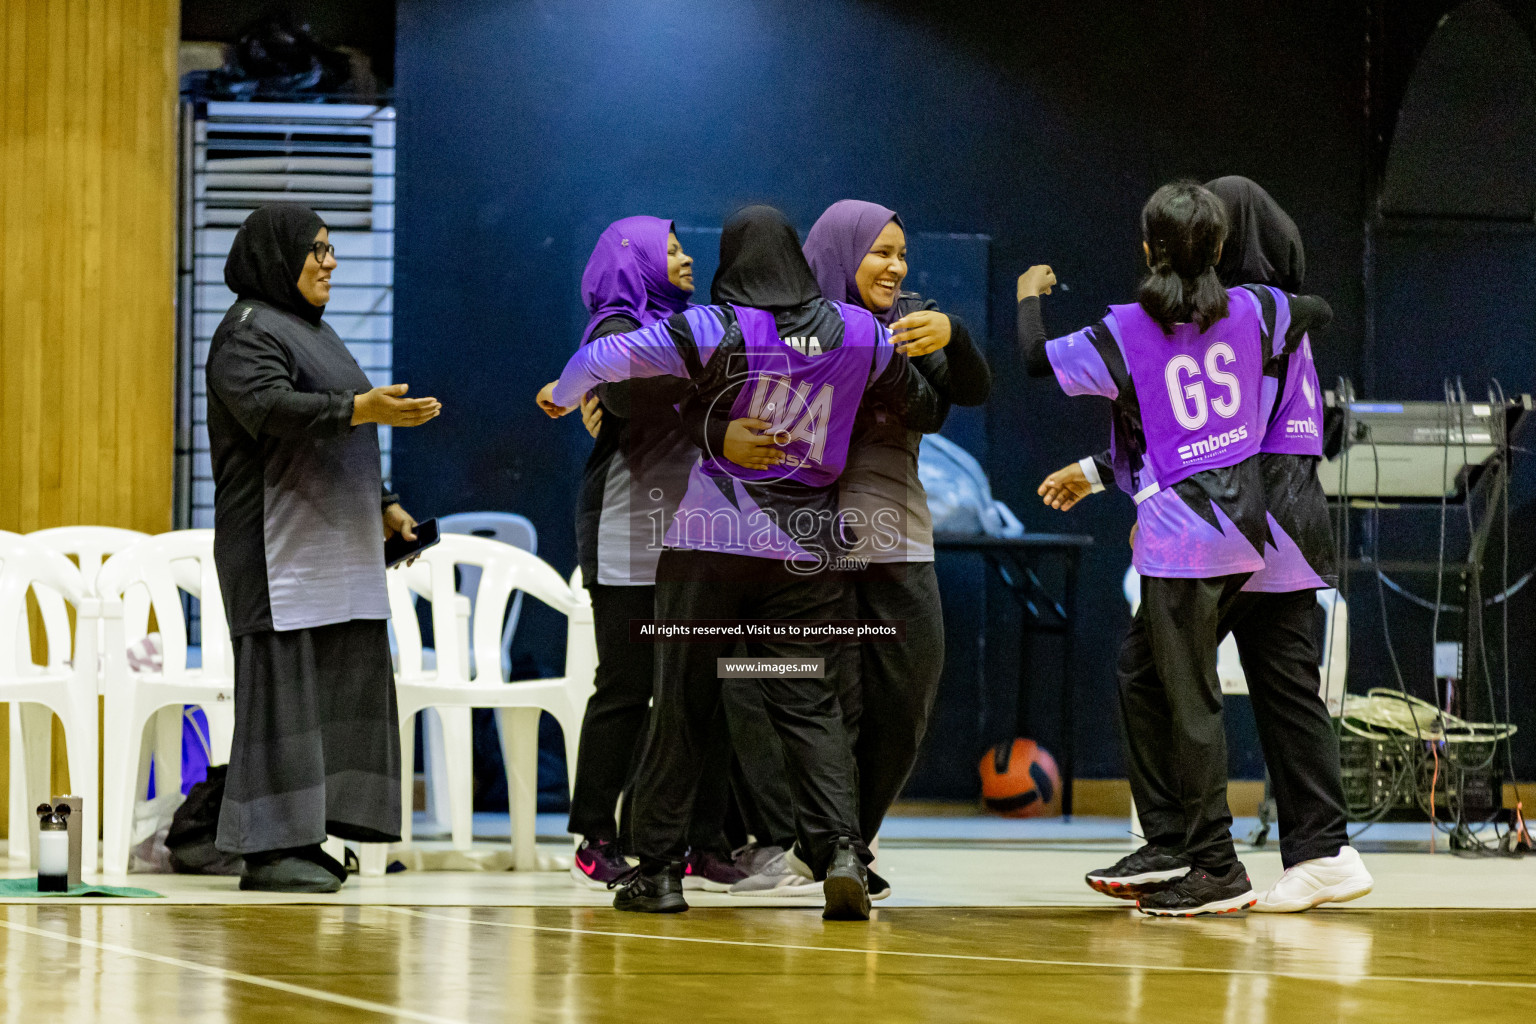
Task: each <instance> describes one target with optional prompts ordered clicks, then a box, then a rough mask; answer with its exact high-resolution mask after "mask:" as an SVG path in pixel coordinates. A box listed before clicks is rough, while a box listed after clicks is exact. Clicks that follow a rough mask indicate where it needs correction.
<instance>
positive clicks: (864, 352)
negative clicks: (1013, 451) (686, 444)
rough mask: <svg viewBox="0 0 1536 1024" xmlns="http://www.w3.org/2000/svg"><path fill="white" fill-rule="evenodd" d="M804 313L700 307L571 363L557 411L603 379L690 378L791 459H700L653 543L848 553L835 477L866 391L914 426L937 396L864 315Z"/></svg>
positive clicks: (760, 553)
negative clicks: (756, 463)
mask: <svg viewBox="0 0 1536 1024" xmlns="http://www.w3.org/2000/svg"><path fill="white" fill-rule="evenodd" d="M810 312H811V314H812V315H811V316H810V318H809V319H804V318H802V320H803V324H802V326H801V327H798V328H795V327H791V328H789V330H791V331H794V333H786V328H785V325H782V324H780V323H779V322H778V321H777V320H776V318H775V315H774V314H772V313H769V312H766V311H763V310H757V309H750V308H746V307H737V306H697V307H693V308H691V309H689V310H687V311H686V312H684V313H681V314H678V315H676V316H673V317H670V318H669V319H667V320H665V321H661V322H659V323H656V324H652V325H651V326H649V327H646V328H643V329H642V330H639V331H633V332H630V333H628V334H619V335H611V336H609V337H606V338H600V339H598V340H596V341H594V342H592V343H591V344H589V345H587V346H586V347H584V348H583V349H582V350H581V351H579V352H578V353H577V354H576V355H575V356H574V357H572V359H571V361H570V362H569V363H568V364H567V366H566V368H565V372H564V373H562V374H561V377H560V381H559V382H558V384H557V386H556V388H555V390H554V400H555V402H557V403H559V404H561V405H572V404H574V403H575V402H576V401H577V400H579V399H580V396H581V395H582V394H583V393H584V392H585V391H586V390H587V389H588V388H590V387H592V386H593V385H594V384H595V383H596V382H598V381H600V380H609V381H613V380H623V379H628V378H631V377H643V376H657V375H660V374H672V375H674V376H678V377H686V378H688V379H690V380H691V381H692V382H693V383H694V386H695V387H697V388H698V389H699V392H700V396H699V400H701V401H703V402H705V403H706V405H707V404H712V403H729V407H730V409H731V413H730V416H731V418H733V419H735V418H740V417H743V416H754V417H757V418H759V419H764V420H767V421H768V422H769V423H770V426H769V428H768V431H769V432H770V433H772V434H774V435H775V437H776V439H777V442H778V444H779V445H780V447H781V448H783V450H784V451H785V452H786V454H787V455H788V456H789V457H788V458H787V459H786V461H785V462H783V463H781V464H779V465H777V466H774V467H771V468H769V469H766V470H744V469H742V468H741V467H739V466H736V465H734V464H733V463H730V462H728V461H726V460H725V459H724V458H723V457H720V458H715V457H711V456H710V455H709V454H708V453H706V455H705V457H704V458H703V459H701V460H700V461H699V463H698V464H697V465H695V466H694V469H693V471H692V474H691V475H690V477H689V481H688V489H687V493H686V495H685V496H684V498H683V500H682V503H681V505H680V506H679V508H678V511H677V515H676V516H675V517H674V518H673V520H672V523H671V526H670V527H669V528H667V529H666V531H665V537H664V538H661V537H658V538H657V543H658V545H660V544H661V543H662V541H663V539H664V543H665V546H667V547H678V548H688V549H692V550H700V551H714V552H720V553H728V554H739V555H751V556H754V557H759V558H774V559H781V560H791V561H803V560H809V561H811V562H813V563H820V562H822V561H823V560H824V559H826V558H829V557H835V556H836V555H837V554H840V553H841V552H842V551H843V550H844V549H845V542H844V536H843V531H842V529H841V525H840V523H839V522H838V511H839V509H838V502H837V481H838V477H839V476H840V475H841V473H842V471H843V466H844V463H845V460H846V459H847V454H848V438H849V435H850V433H851V431H852V427H853V421H854V416H855V414H856V413H857V411H858V408H859V404H860V402H861V401H862V400H863V397H864V394H865V392H866V391H869V390H872V389H873V390H876V391H878V392H880V393H881V394H882V397H883V398H884V399H885V400H887V401H890V402H892V403H893V404H895V405H898V406H901V407H903V408H906V409H907V410H908V414H909V415H915V416H916V418H917V419H919V420H921V419H923V418H924V416H925V415H926V416H932V415H935V414H936V410H937V406H938V404H939V403H938V401H937V399H936V396H934V394H933V392H932V389H931V388H930V387H929V386H928V385H927V383H926V382H925V381H924V380H923V378H922V376H921V375H920V374H919V373H917V372H916V370H915V369H913V368H912V367H911V365H910V363H909V361H908V360H907V359H906V357H904V356H901V355H899V354H898V353H896V352H895V350H894V348H893V347H892V346H891V345H890V343H889V332H888V331H886V329H885V328H884V327H883V326H881V325H880V324H879V323H877V322H876V321H875V319H874V318H873V316H871V315H870V314H869V313H868V312H867V311H865V310H863V309H860V308H858V307H855V306H849V305H845V304H842V303H829V302H825V301H822V300H818V303H817V304H816V305H815V307H814V308H813V309H811V311H810ZM804 324H809V325H811V326H809V327H806V326H804ZM812 332H814V333H812ZM913 407H916V409H915V411H914V408H913ZM923 409H927V410H928V412H927V413H924V412H923V411H922V410H923Z"/></svg>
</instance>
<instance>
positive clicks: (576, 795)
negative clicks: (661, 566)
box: [566, 583, 730, 852]
mask: <svg viewBox="0 0 1536 1024" xmlns="http://www.w3.org/2000/svg"><path fill="white" fill-rule="evenodd" d="M588 592H589V593H590V594H591V596H592V619H593V624H594V628H595V631H596V633H597V675H596V677H595V679H594V680H593V682H594V685H595V691H594V692H593V694H592V697H591V699H589V700H588V701H587V710H586V714H585V716H584V717H583V718H582V722H581V741H580V744H579V746H578V753H577V755H576V788H575V791H574V792H573V793H572V794H571V815H570V821H569V823H568V825H567V826H566V827H567V828H569V829H570V831H571V832H573V833H574V834H576V835H580V836H584V837H586V838H587V839H596V840H606V841H613V840H615V839H621V838H622V839H623V840H624V845H625V846H626V847H629V846H631V845H632V838H633V837H632V836H630V835H629V831H630V828H629V819H630V818H631V816H632V815H631V805H632V803H633V801H632V800H629V801H626V802H625V805H624V818H625V820H624V821H623V822H620V821H617V820H615V812H616V810H617V808H618V803H619V796H620V794H622V793H624V792H625V791H626V790H627V789H628V788H629V784H630V780H631V779H632V778H633V777H634V772H635V765H636V763H637V761H638V759H639V745H640V739H641V738H642V737H643V736H644V735H645V727H646V722H647V721H648V720H649V717H650V704H651V692H652V689H653V688H654V686H655V674H656V658H655V654H656V647H655V645H654V644H644V643H638V644H637V643H631V642H630V632H629V621H630V620H631V619H651V618H653V617H654V616H655V614H656V610H655V609H656V588H655V587H651V586H640V587H615V586H608V585H605V584H601V583H594V584H592V585H591V586H589V587H588ZM729 759H730V744H729V739H728V737H727V736H726V733H725V727H724V719H723V717H722V718H721V720H720V721H719V722H717V723H716V727H715V729H714V738H713V739H712V741H711V745H710V748H709V750H708V751H707V752H706V762H707V763H708V764H709V765H710V766H711V767H712V768H717V769H718V770H716V771H712V772H711V774H710V776H709V777H708V778H707V779H706V781H705V783H704V785H703V786H702V787H701V789H700V793H699V799H698V801H697V809H696V813H695V815H694V817H693V820H692V821H691V822H690V826H689V830H688V845H689V846H692V847H696V848H699V849H707V850H711V851H715V852H720V851H721V850H722V849H723V848H725V847H726V846H727V845H728V844H727V843H726V841H725V837H724V834H723V831H722V829H723V824H724V820H725V810H726V806H727V802H728V801H729V799H730V789H729V781H728V776H727V772H726V766H727V765H728V763H729Z"/></svg>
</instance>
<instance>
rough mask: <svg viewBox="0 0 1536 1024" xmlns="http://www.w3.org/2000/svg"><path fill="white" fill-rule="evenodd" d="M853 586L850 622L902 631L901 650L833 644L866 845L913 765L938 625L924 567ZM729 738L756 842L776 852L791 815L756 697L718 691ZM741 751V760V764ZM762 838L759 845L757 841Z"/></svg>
mask: <svg viewBox="0 0 1536 1024" xmlns="http://www.w3.org/2000/svg"><path fill="white" fill-rule="evenodd" d="M861 577H862V578H859V579H857V580H856V581H855V582H854V583H853V600H854V608H853V616H852V617H855V618H859V619H865V620H881V621H892V622H901V623H904V624H905V626H906V640H905V641H904V642H903V643H867V644H841V645H839V647H838V650H837V652H836V655H835V656H836V657H838V658H839V659H840V661H839V671H840V675H842V676H843V678H842V679H841V680H840V682H842V683H843V684H844V685H842V686H841V687H840V693H839V699H840V701H841V703H842V706H843V720H844V723H845V726H846V728H847V731H848V733H849V736H850V738H851V739H852V741H853V751H854V762H855V764H856V766H857V768H858V777H859V834H860V835H861V836H863V837H865V838H866V839H872V838H874V837H875V836H876V835H878V834H879V833H880V826H881V824H882V823H883V822H884V821H885V815H886V813H887V812H888V811H890V809H891V804H893V803H895V801H896V798H897V797H898V796H900V795H901V790H902V787H903V786H905V785H906V783H907V778H908V777H909V776H910V775H911V774H912V768H913V766H914V765H915V764H916V763H917V755H918V750H919V748H920V747H921V746H922V742H923V737H924V735H926V734H927V731H928V717H929V715H930V714H931V713H932V712H933V702H934V699H935V698H936V697H937V696H938V692H939V677H940V675H941V674H942V672H943V669H944V616H943V609H942V608H941V606H940V603H939V579H938V575H937V573H935V571H934V566H933V563H932V562H912V563H904V564H897V565H890V566H885V567H879V566H877V567H874V569H872V570H869V571H866V572H865V573H862V574H861ZM725 686H726V698H725V699H726V704H727V712H728V714H729V716H730V720H731V730H732V733H731V734H732V738H733V740H734V741H735V743H736V751H737V756H738V757H740V759H741V764H742V769H743V774H744V776H745V779H746V782H747V785H746V787H745V788H746V793H745V794H744V795H743V798H742V803H743V805H744V806H746V807H748V808H750V809H751V810H752V811H753V812H755V816H754V814H753V813H748V815H747V817H748V819H749V822H750V823H752V824H754V825H755V824H757V823H761V827H763V828H765V829H768V831H767V832H766V833H763V832H758V833H756V834H757V835H758V837H759V839H760V840H763V841H767V842H772V843H774V844H776V845H783V841H782V839H781V838H779V837H780V836H781V835H791V834H793V823H794V805H793V802H792V798H791V795H790V793H789V790H788V787H787V786H786V785H784V783H783V781H782V780H783V765H784V756H783V751H782V748H781V747H780V745H779V743H778V737H777V735H776V734H775V733H774V731H773V728H772V726H771V724H770V723H769V721H768V716H767V711H766V710H765V709H764V708H763V703H762V698H761V695H760V694H759V693H757V691H756V690H755V688H752V687H750V686H748V685H745V684H743V683H740V682H737V681H727V682H726V684H725ZM749 750H750V754H749ZM765 834H766V836H767V837H768V838H767V839H764V835H765Z"/></svg>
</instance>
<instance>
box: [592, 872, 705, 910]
mask: <svg viewBox="0 0 1536 1024" xmlns="http://www.w3.org/2000/svg"><path fill="white" fill-rule="evenodd" d="M608 888H610V889H618V890H619V891H618V892H617V893H616V894H615V895H614V897H613V909H614V910H623V911H627V912H628V913H631V914H678V913H681V912H683V911H684V910H687V909H688V901H687V900H685V899H684V898H683V864H682V861H673V862H672V863H670V864H668V865H666V866H665V867H663V868H662V869H661V870H660V871H657V872H656V873H654V874H649V875H648V874H646V873H645V869H643V868H631V869H630V871H629V873H628V874H626V875H624V876H622V877H620V878H615V879H614V880H613V881H611V882H609V883H608Z"/></svg>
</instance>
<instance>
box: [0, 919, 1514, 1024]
mask: <svg viewBox="0 0 1536 1024" xmlns="http://www.w3.org/2000/svg"><path fill="white" fill-rule="evenodd" d="M0 965H3V971H4V980H3V985H0V1005H3V1011H0V1018H3V1020H5V1021H16V1022H23V1021H25V1022H32V1021H46V1022H70V1024H73V1022H87V1021H104V1022H112V1024H137V1022H141V1021H155V1022H162V1021H175V1022H178V1024H204V1022H207V1024H213V1022H221V1024H222V1022H242V1024H244V1022H261V1024H270V1022H280V1024H301V1022H307V1021H327V1022H342V1021H380V1020H406V1021H430V1022H454V1024H471V1022H473V1024H480V1022H486V1021H551V1022H553V1021H559V1022H576V1021H624V1022H636V1024H643V1022H648V1021H658V1022H665V1024H689V1022H692V1021H742V1022H766V1021H777V1020H793V1021H797V1022H799V1021H828V1022H844V1021H847V1022H859V1024H866V1022H881V1024H884V1022H900V1021H946V1022H948V1021H1025V1022H1029V1024H1036V1022H1050V1021H1156V1022H1159V1024H1174V1022H1177V1024H1185V1022H1201V1021H1213V1022H1222V1024H1237V1022H1244V1024H1260V1022H1279V1021H1297V1022H1307V1024H1316V1022H1332V1021H1340V1022H1343V1021H1349V1022H1358V1021H1383V1022H1398V1021H1409V1020H1418V1019H1426V1020H1427V1019H1433V1020H1435V1021H1436V1022H1437V1024H1438V1022H1444V1021H1461V1020H1467V1021H1472V1020H1478V1021H1483V1020H1490V1019H1511V1020H1512V1019H1516V1018H1517V1017H1519V1016H1521V1015H1528V1014H1529V1012H1530V1009H1531V1007H1532V1006H1536V914H1533V913H1532V912H1529V911H1495V910H1366V909H1362V910H1353V909H1337V910H1330V911H1317V912H1313V913H1310V914H1306V915H1289V916H1269V915H1257V914H1249V915H1246V916H1239V917H1231V918H1219V919H1201V920H1195V921H1177V920H1154V919H1150V918H1144V917H1141V916H1139V915H1137V914H1135V913H1134V912H1133V911H1129V910H1127V909H1124V908H1122V907H1120V906H1118V905H1108V906H1105V907H1103V908H1099V909H1070V908H1035V909H1014V908H1010V909H977V908H916V907H911V908H891V909H882V910H880V911H878V912H877V914H876V919H875V920H874V921H872V922H870V923H869V924H867V925H866V924H849V923H824V922H823V921H822V920H821V919H820V916H819V915H818V913H817V912H816V911H814V910H785V909H761V910H759V909H695V910H692V911H690V912H689V913H687V914H685V915H680V916H677V917H664V918H657V917H646V916H640V915H619V914H615V913H614V912H612V911H611V910H606V909H602V908H591V907H493V908H468V907H442V906H437V907H421V908H412V907H399V906H187V905H165V904H161V905H158V906H151V905H148V904H143V903H137V904H133V905H127V904H118V905H101V904H95V905H80V904H47V905H38V904H31V905H9V906H4V907H0ZM1519 1007H1524V1009H1523V1010H1519V1009H1517V1008H1519Z"/></svg>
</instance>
